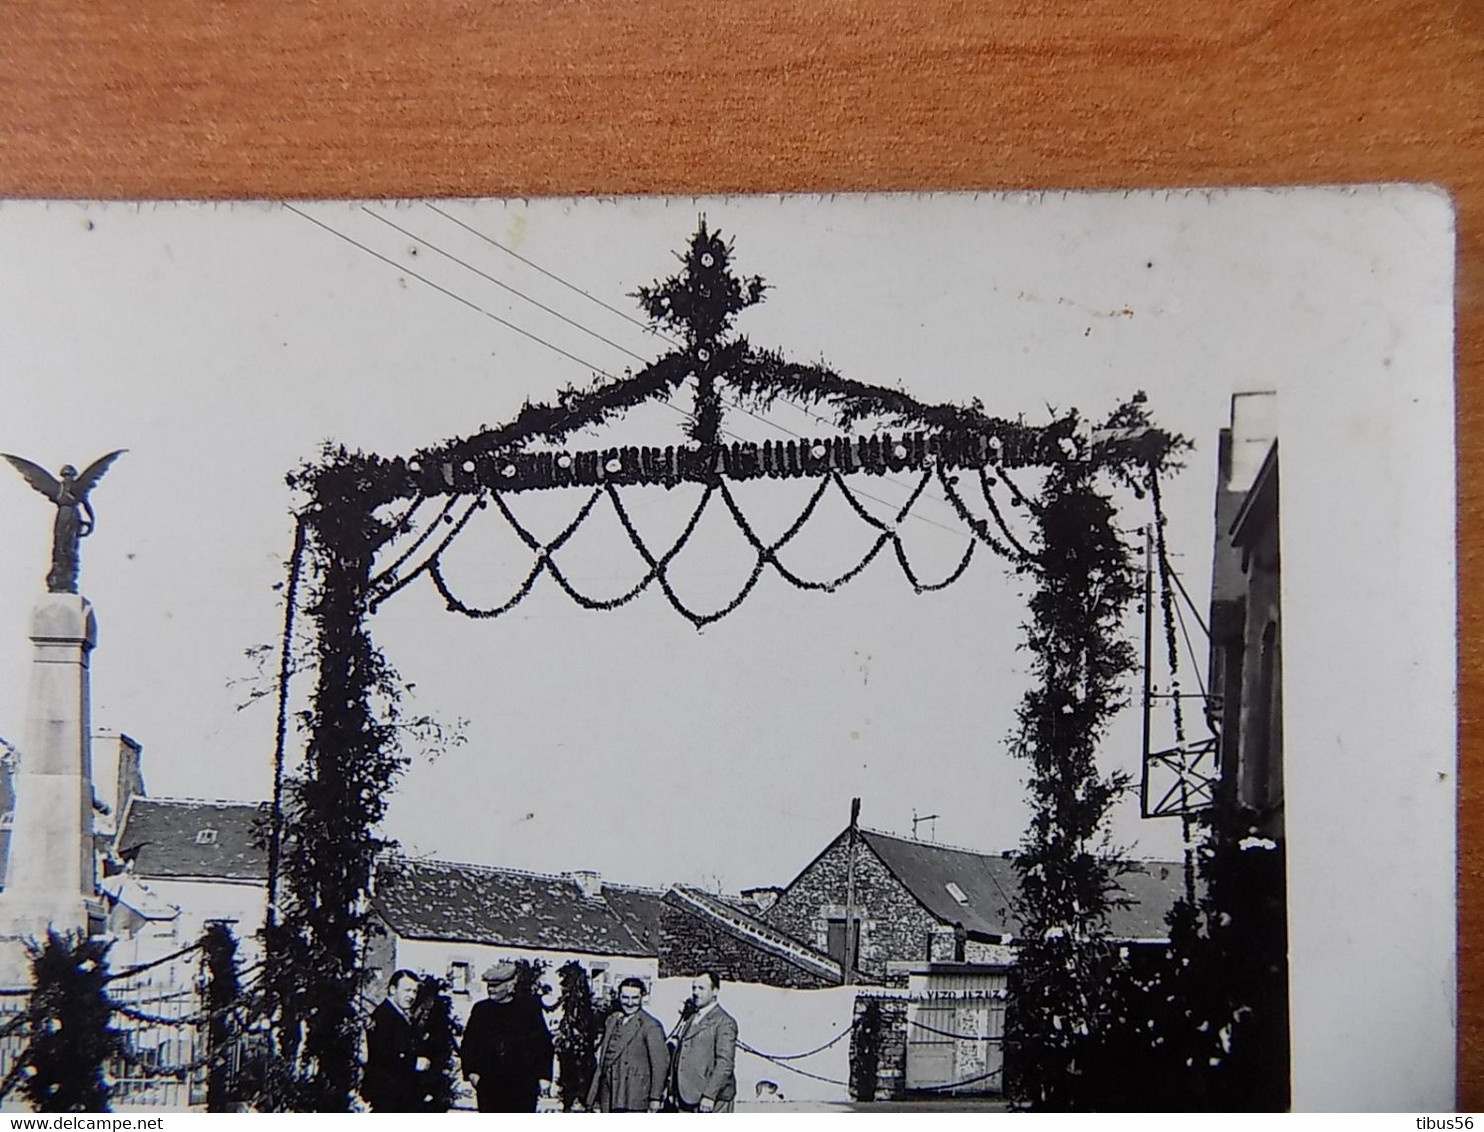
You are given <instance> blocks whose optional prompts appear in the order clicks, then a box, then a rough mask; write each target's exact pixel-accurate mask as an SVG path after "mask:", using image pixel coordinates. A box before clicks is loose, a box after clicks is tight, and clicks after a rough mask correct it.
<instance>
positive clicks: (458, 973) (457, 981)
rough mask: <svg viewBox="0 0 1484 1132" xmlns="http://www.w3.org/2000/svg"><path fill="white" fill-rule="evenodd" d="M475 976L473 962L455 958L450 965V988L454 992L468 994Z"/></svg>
mask: <svg viewBox="0 0 1484 1132" xmlns="http://www.w3.org/2000/svg"><path fill="white" fill-rule="evenodd" d="M473 977H474V964H473V963H468V962H465V961H463V960H455V961H454V962H452V963H450V964H449V965H448V989H449V990H450V991H452V992H453V993H454V994H468V993H469V984H470V983H471V982H472V981H473Z"/></svg>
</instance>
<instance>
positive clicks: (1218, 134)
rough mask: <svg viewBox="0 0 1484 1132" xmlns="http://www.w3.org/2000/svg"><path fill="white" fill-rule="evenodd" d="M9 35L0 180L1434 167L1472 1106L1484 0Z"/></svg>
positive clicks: (941, 9) (177, 13)
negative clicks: (1444, 345) (1454, 585)
mask: <svg viewBox="0 0 1484 1132" xmlns="http://www.w3.org/2000/svg"><path fill="white" fill-rule="evenodd" d="M0 29H3V30H0V196H49V197H115V198H132V197H156V198H161V197H209V198H234V197H287V196H295V197H383V196H426V195H467V196H475V195H492V196H503V195H515V196H533V195H540V194H588V193H597V194H612V193H666V192H683V193H712V192H751V191H768V192H775V191H816V190H818V191H829V190H851V189H970V188H973V189H996V188H1026V187H1044V188H1081V187H1117V186H1186V185H1227V184H1243V185H1244V184H1265V185H1273V184H1328V183H1340V182H1356V181H1426V182H1433V183H1436V184H1440V185H1443V186H1445V187H1446V188H1447V189H1448V190H1449V191H1450V192H1451V193H1452V194H1453V196H1454V199H1455V201H1456V203H1457V208H1458V220H1459V238H1458V250H1459V290H1458V316H1459V335H1458V360H1459V386H1458V392H1459V432H1458V435H1459V445H1460V475H1459V487H1460V516H1459V519H1460V539H1461V545H1460V550H1461V553H1460V586H1461V589H1460V597H1461V606H1460V641H1461V648H1460V654H1459V660H1460V711H1459V726H1460V739H1461V759H1460V764H1461V765H1460V772H1461V778H1460V814H1459V816H1460V829H1461V839H1462V844H1461V852H1460V869H1459V882H1460V889H1459V901H1460V902H1459V924H1460V928H1459V930H1460V939H1459V959H1460V1000H1459V1019H1460V1043H1459V1044H1460V1089H1459V1092H1460V1096H1459V1104H1460V1107H1462V1108H1466V1109H1473V1110H1478V1109H1481V1108H1484V994H1481V990H1484V955H1481V948H1484V812H1481V807H1480V800H1481V797H1484V738H1481V735H1480V722H1481V716H1484V654H1481V650H1480V641H1479V638H1480V629H1481V626H1484V523H1481V508H1484V459H1481V448H1484V380H1481V379H1484V111H1481V107H1484V81H1481V79H1484V4H1481V3H1479V2H1478V0H1451V2H1450V0H1410V2H1409V0H1363V2H1356V0H1308V2H1297V0H1242V2H1240V3H1233V2H1232V0H1185V2H1183V3H1176V2H1171V3H1156V2H1154V0H1045V2H1041V3H1034V2H1030V0H983V2H980V3H969V2H967V0H734V2H732V3H728V4H721V3H716V2H710V3H707V2H700V0H669V2H668V3H664V2H659V0H609V2H603V0H479V2H460V0H361V2H360V3H353V2H349V0H346V2H340V0H321V2H315V0H299V2H297V3H275V2H272V0H252V2H249V3H240V2H235V0H232V2H229V0H218V2H204V0H203V2H199V3H192V2H186V0H151V2H149V3H135V4H129V3H125V2H112V3H101V2H99V0H50V2H44V0H37V2H33V3H23V2H19V0H0ZM1383 802H1384V800H1383Z"/></svg>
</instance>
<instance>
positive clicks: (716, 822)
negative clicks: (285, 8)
mask: <svg viewBox="0 0 1484 1132" xmlns="http://www.w3.org/2000/svg"><path fill="white" fill-rule="evenodd" d="M1453 225H1454V217H1453V211H1452V207H1451V205H1450V203H1449V201H1448V199H1447V197H1446V196H1445V195H1443V194H1441V193H1439V192H1437V191H1435V190H1432V189H1429V188H1426V187H1417V186H1402V185H1390V186H1385V185H1381V186H1365V187H1356V188H1346V189H1294V190H1271V189H1266V190H1209V191H1194V190H1186V191H1170V192H1149V191H1139V192H1129V193H1110V192H1103V193H1076V192H1067V193H1019V194H1014V193H1012V194H1002V193H982V194H973V193H955V194H923V195H908V194H884V195H840V196H828V197H818V196H815V197H803V196H797V197H791V196H783V197H766V198H764V197H705V198H690V197H686V198H680V197H671V198H663V197H648V198H643V197H636V198H622V197H620V198H601V199H600V198H584V199H534V200H493V199H491V200H422V201H411V200H407V201H395V202H392V201H366V202H347V201H337V202H279V203H267V202H239V203H230V204H229V203H199V202H152V203H138V204H134V203H124V202H110V203H98V202H63V201H53V202H46V201H5V202H0V389H3V390H4V391H5V392H4V397H3V400H0V405H3V413H0V454H3V455H4V460H5V462H4V463H3V464H0V522H3V530H4V535H3V546H4V548H5V549H4V553H3V554H0V756H3V758H0V767H3V770H0V860H3V873H0V876H3V891H0V1109H3V1110H6V1111H35V1112H105V1111H112V1112H135V1113H143V1114H150V1113H157V1112H185V1111H199V1112H237V1113H254V1112H257V1113H262V1112H368V1111H370V1112H398V1113H409V1112H415V1113H457V1112H502V1113H508V1112H552V1113H574V1112H594V1111H598V1112H622V1111H634V1112H676V1111H678V1112H730V1113H772V1112H795V1113H797V1112H808V1113H826V1112H876V1113H880V1112H887V1113H934V1112H965V1111H968V1112H1000V1111H1022V1110H1029V1111H1037V1112H1131V1111H1139V1112H1192V1111H1195V1112H1201V1111H1209V1112H1229V1111H1287V1110H1291V1109H1292V1110H1300V1111H1335V1110H1372V1111H1378V1110H1391V1111H1394V1110H1414V1111H1424V1110H1440V1111H1441V1110H1451V1109H1452V1107H1453V1103H1454V1101H1453V1098H1454V1092H1455V1041H1456V1034H1455V1026H1456V1009H1455V983H1456V961H1455V919H1456V910H1455V895H1454V891H1455V890H1454V875H1455V861H1456V853H1455V816H1454V807H1455V804H1456V799H1457V787H1456V782H1455V771H1456V752H1455V729H1456V708H1455V563H1456V555H1455V549H1454V493H1455V484H1454V474H1455V473H1454V448H1453V444H1454V417H1453V412H1454V409H1453V405H1454V400H1453V396H1454V395H1453V337H1452V335H1453V257H1454V229H1453Z"/></svg>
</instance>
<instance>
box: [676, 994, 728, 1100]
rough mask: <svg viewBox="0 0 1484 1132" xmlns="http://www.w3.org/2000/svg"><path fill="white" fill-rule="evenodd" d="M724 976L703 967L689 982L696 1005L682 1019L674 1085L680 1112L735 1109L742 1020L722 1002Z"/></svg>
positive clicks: (677, 1045) (677, 1046) (677, 1043)
mask: <svg viewBox="0 0 1484 1132" xmlns="http://www.w3.org/2000/svg"><path fill="white" fill-rule="evenodd" d="M720 992H721V979H719V978H718V977H717V975H716V973H715V972H714V971H702V972H701V973H700V974H699V975H697V976H696V977H695V978H694V979H693V980H692V981H691V985H690V997H691V1002H693V1003H694V1004H695V1007H696V1010H695V1013H694V1014H692V1015H691V1016H690V1017H689V1018H687V1019H686V1020H685V1021H684V1022H682V1023H681V1026H680V1035H679V1038H678V1040H677V1042H676V1046H675V1057H674V1059H673V1061H672V1062H671V1065H670V1087H671V1088H672V1089H673V1090H674V1093H675V1103H676V1106H677V1107H678V1108H679V1109H680V1111H681V1112H733V1111H735V1110H736V1103H737V1075H736V1072H735V1067H736V1062H737V1020H736V1019H735V1018H733V1017H732V1016H731V1015H730V1014H728V1013H727V1012H726V1011H725V1010H723V1009H722V1008H721V1004H720V1003H719V1002H717V996H718V995H719V994H720Z"/></svg>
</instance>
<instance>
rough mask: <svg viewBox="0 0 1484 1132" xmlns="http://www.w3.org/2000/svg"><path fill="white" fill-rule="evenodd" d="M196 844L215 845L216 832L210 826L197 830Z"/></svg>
mask: <svg viewBox="0 0 1484 1132" xmlns="http://www.w3.org/2000/svg"><path fill="white" fill-rule="evenodd" d="M196 844H197V845H215V844H216V830H214V829H212V828H211V826H209V825H208V826H206V827H205V828H203V829H198V830H197V831H196Z"/></svg>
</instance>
